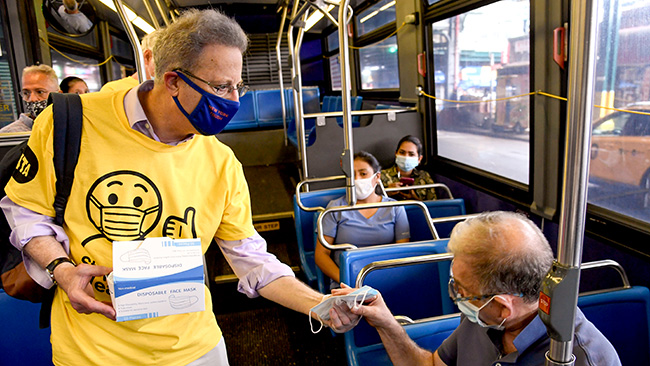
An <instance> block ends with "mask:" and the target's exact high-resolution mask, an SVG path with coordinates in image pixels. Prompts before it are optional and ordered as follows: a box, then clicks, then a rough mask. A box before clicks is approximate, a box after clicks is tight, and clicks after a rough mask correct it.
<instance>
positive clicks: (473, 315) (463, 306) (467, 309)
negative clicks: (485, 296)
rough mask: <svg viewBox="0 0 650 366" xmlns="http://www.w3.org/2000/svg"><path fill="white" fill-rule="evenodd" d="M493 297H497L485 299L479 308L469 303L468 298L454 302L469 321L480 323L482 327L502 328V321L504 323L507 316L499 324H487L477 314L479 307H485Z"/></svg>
mask: <svg viewBox="0 0 650 366" xmlns="http://www.w3.org/2000/svg"><path fill="white" fill-rule="evenodd" d="M495 297H497V296H492V298H490V300H488V301H487V302H486V303H485V304H483V306H481V307H480V308H479V307H477V306H476V305H474V304H471V303H470V302H469V300H465V301H458V302H457V303H456V305H457V306H458V310H460V312H461V313H463V314H464V315H465V316H466V317H467V319H469V321H471V322H472V323H476V324H478V325H480V326H481V327H483V328H490V329H496V330H504V329H505V327H504V326H503V323H505V322H506V320H507V319H508V318H505V319H503V321H502V322H501V324H499V325H488V324H485V323H484V322H483V321H482V320H481V317H480V316H479V313H480V312H481V309H483V308H484V307H486V306H487V304H489V303H490V301H492V300H494V298H495Z"/></svg>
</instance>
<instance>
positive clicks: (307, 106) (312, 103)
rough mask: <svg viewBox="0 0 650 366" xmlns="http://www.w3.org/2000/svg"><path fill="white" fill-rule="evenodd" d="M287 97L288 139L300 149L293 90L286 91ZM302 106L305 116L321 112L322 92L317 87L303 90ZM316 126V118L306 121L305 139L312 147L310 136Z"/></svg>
mask: <svg viewBox="0 0 650 366" xmlns="http://www.w3.org/2000/svg"><path fill="white" fill-rule="evenodd" d="M285 95H286V96H285V100H286V102H287V137H288V138H289V141H291V143H292V144H293V145H294V146H296V147H298V131H297V129H296V118H295V110H294V105H293V89H286V90H285ZM302 106H303V112H304V113H305V114H310V113H319V112H320V90H319V89H318V87H317V86H308V87H304V88H303V89H302ZM315 126H316V119H315V118H306V119H305V139H306V140H307V146H309V145H311V144H310V143H309V141H310V134H311V132H312V131H313V130H314V128H315ZM312 140H313V138H312ZM312 143H313V141H312Z"/></svg>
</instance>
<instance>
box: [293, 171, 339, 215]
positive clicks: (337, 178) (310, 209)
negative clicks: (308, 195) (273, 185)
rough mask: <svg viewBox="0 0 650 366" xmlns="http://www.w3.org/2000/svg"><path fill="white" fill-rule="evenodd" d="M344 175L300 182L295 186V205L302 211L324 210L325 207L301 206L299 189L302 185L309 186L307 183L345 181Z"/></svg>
mask: <svg viewBox="0 0 650 366" xmlns="http://www.w3.org/2000/svg"><path fill="white" fill-rule="evenodd" d="M345 178H346V176H345V175H336V176H332V177H325V178H309V179H304V180H302V181H300V183H298V184H297V185H296V203H297V204H298V207H300V209H302V210H303V211H310V212H311V211H322V210H324V209H325V207H321V206H315V207H306V206H304V205H303V204H302V201H301V200H300V189H301V188H302V186H303V185H305V184H309V183H318V182H331V181H334V180H339V179H345Z"/></svg>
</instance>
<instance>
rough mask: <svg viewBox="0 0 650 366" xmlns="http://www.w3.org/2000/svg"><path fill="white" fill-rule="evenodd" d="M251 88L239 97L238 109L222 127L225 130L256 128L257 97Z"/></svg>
mask: <svg viewBox="0 0 650 366" xmlns="http://www.w3.org/2000/svg"><path fill="white" fill-rule="evenodd" d="M255 93H256V91H255V90H251V91H249V92H248V93H246V94H244V96H243V97H240V98H239V110H238V111H237V113H235V116H234V117H233V118H232V120H231V121H230V122H229V123H228V124H227V125H226V127H225V128H224V130H225V131H230V130H243V129H251V128H257V126H258V124H257V103H256V102H257V98H256V97H255Z"/></svg>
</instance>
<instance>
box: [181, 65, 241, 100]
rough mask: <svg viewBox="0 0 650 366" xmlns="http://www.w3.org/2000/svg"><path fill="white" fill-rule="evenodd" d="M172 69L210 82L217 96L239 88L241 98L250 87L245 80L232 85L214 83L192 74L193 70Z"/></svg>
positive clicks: (207, 82)
mask: <svg viewBox="0 0 650 366" xmlns="http://www.w3.org/2000/svg"><path fill="white" fill-rule="evenodd" d="M172 71H174V72H180V73H183V74H186V75H187V76H190V77H192V78H194V79H196V80H198V81H200V82H203V83H205V84H208V86H209V87H211V88H212V89H213V90H214V93H215V94H217V96H220V97H225V96H226V95H229V94H231V93H232V92H233V91H235V90H237V95H239V97H240V98H241V97H243V96H244V94H246V92H247V91H248V89H249V88H248V85H244V82H243V81H241V82H239V84H237V85H234V86H233V85H230V84H221V85H214V84H213V83H211V82H209V81H205V80H203V79H201V78H200V77H198V76H196V75H194V74H192V73H191V72H189V71H187V70H183V69H174V70H172Z"/></svg>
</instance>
